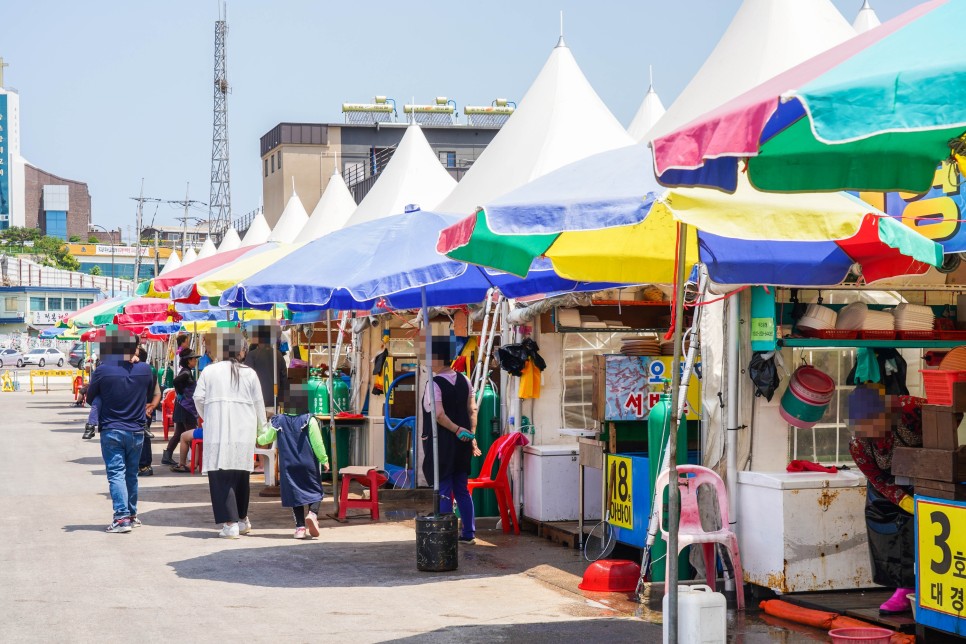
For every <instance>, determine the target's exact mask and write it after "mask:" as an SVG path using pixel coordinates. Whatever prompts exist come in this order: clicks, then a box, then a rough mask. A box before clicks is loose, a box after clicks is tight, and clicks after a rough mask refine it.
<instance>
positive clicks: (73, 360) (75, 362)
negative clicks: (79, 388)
mask: <svg viewBox="0 0 966 644" xmlns="http://www.w3.org/2000/svg"><path fill="white" fill-rule="evenodd" d="M84 358H85V352H84V343H83V342H75V343H74V346H72V347H71V348H70V354H69V355H68V357H67V362H68V364H70V366H72V367H74V368H75V369H82V368H83V367H84Z"/></svg>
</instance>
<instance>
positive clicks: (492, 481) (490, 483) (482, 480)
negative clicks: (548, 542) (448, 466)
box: [467, 432, 530, 534]
mask: <svg viewBox="0 0 966 644" xmlns="http://www.w3.org/2000/svg"><path fill="white" fill-rule="evenodd" d="M529 442H530V441H528V440H527V437H526V436H524V435H523V434H521V433H520V432H513V433H510V434H505V435H503V436H500V437H499V438H498V439H496V440H495V441H493V444H492V445H490V449H488V450H487V451H486V458H485V459H484V460H483V467H482V468H480V475H479V476H478V477H476V478H475V479H470V480H469V481H467V487H468V488H469V490H470V494H472V493H473V491H474V490H493V491H494V492H495V493H496V504H497V507H498V508H499V509H500V519H501V523H502V524H503V531H504V532H509V531H510V528H511V526H512V528H513V532H514V533H515V534H520V522H519V521H518V520H517V511H516V508H515V507H513V492H512V491H511V490H510V477H509V475H508V474H507V472H508V470H509V469H510V459H512V458H513V451H514V450H515V449H516V448H517V446H520V445H526V444H528V443H529ZM497 459H499V461H500V467H499V469H498V470H497V473H496V477H493V464H494V461H496V460H497Z"/></svg>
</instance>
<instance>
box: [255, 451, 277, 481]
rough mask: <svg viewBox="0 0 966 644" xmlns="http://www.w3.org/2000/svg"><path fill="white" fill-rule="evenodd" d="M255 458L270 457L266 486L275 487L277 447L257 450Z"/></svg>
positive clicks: (266, 469) (266, 468) (266, 471)
mask: <svg viewBox="0 0 966 644" xmlns="http://www.w3.org/2000/svg"><path fill="white" fill-rule="evenodd" d="M255 456H266V457H268V466H266V467H265V485H275V445H274V444H273V445H272V446H270V447H267V448H265V449H256V450H255Z"/></svg>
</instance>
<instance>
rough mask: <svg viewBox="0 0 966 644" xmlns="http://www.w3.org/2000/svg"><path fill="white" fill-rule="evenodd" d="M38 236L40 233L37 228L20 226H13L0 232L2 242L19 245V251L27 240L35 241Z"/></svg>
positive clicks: (22, 249) (25, 244)
mask: <svg viewBox="0 0 966 644" xmlns="http://www.w3.org/2000/svg"><path fill="white" fill-rule="evenodd" d="M40 237H41V235H40V231H39V230H38V229H36V228H23V227H21V226H13V227H11V228H7V229H6V230H4V231H3V232H2V233H0V239H2V240H3V243H4V244H7V245H11V246H12V245H17V246H20V252H23V251H24V248H25V247H26V246H27V242H31V241H33V242H35V241H37V240H38V239H40Z"/></svg>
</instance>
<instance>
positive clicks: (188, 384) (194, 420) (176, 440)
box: [161, 350, 199, 473]
mask: <svg viewBox="0 0 966 644" xmlns="http://www.w3.org/2000/svg"><path fill="white" fill-rule="evenodd" d="M198 358H199V356H198V354H196V353H194V352H193V351H190V350H186V351H182V352H181V357H180V358H179V360H178V361H179V363H180V365H181V371H179V372H178V375H177V376H176V377H175V379H174V383H173V385H172V386H173V387H174V391H175V394H176V395H177V397H176V398H175V402H174V413H173V414H172V415H171V420H172V421H173V422H174V436H172V437H171V440H169V441H168V446H167V447H166V448H165V449H164V451H163V452H162V453H161V464H162V465H170V466H171V471H172V472H182V473H184V472H187V471H188V468H187V467H186V466H185V457H186V455H187V452H186V451H185V450H181V452H182V453H181V454H180V456H179V458H178V461H177V462H175V460H174V450H175V448H177V447H178V445H179V444H180V443H181V442H182V441H181V435H182V434H184V433H185V432H192V431H193V430H194V429H195V428H196V427H197V426H198V410H197V408H196V407H195V401H194V394H195V389H196V388H197V386H198V381H197V380H196V379H195V367H197V366H198ZM189 445H190V442H189Z"/></svg>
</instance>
